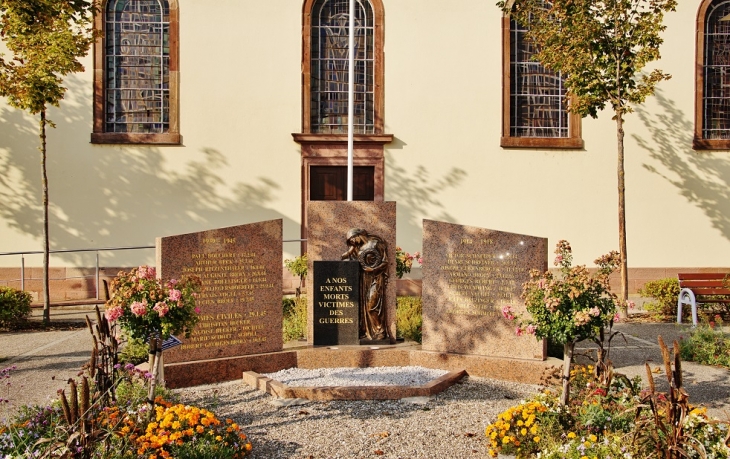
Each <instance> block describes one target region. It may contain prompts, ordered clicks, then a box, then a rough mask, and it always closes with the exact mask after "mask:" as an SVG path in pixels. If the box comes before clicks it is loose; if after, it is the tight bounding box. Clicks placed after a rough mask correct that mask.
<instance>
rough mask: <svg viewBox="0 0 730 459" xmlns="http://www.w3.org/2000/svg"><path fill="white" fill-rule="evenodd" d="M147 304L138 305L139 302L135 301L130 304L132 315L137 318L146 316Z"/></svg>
mask: <svg viewBox="0 0 730 459" xmlns="http://www.w3.org/2000/svg"><path fill="white" fill-rule="evenodd" d="M146 303H147V302H146V301H145V302H143V303H140V302H139V301H135V302H134V303H132V306H131V307H130V309H131V310H132V314H134V315H135V316H137V317H140V316H143V315H145V314H147V304H146Z"/></svg>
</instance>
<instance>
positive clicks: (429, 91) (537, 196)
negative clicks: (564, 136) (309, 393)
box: [385, 0, 730, 267]
mask: <svg viewBox="0 0 730 459" xmlns="http://www.w3.org/2000/svg"><path fill="white" fill-rule="evenodd" d="M698 5H699V2H681V4H680V5H679V7H678V10H677V12H675V13H671V14H669V15H668V16H667V18H666V24H667V26H668V29H667V31H666V33H665V34H664V35H665V37H666V43H665V45H664V47H663V56H662V60H661V61H660V63H659V64H658V66H659V68H662V69H663V70H665V71H666V72H669V73H671V74H673V75H674V77H673V79H672V80H670V81H667V82H663V83H661V84H660V87H659V92H658V95H657V97H655V98H653V99H650V101H649V102H648V103H647V104H646V105H645V106H642V107H640V108H639V109H638V110H637V113H634V114H631V115H629V116H627V119H626V125H625V128H626V144H625V146H626V203H627V209H626V211H627V212H626V215H627V230H628V251H627V252H628V255H629V265H630V266H633V267H672V266H677V267H709V266H728V265H730V241H729V239H730V224H729V223H730V219H729V218H730V217H728V216H730V193H728V191H727V190H728V189H730V188H729V187H728V185H729V183H728V182H729V181H730V175H728V174H729V173H730V168H728V166H729V165H730V163H729V162H728V154H727V152H715V153H700V154H698V153H695V152H693V150H692V149H691V140H692V129H693V120H692V117H693V110H694V109H693V104H694V99H693V97H694V73H693V68H694V67H693V62H694V27H695V17H696V8H697V7H698ZM412 24H418V26H417V27H413V26H412ZM386 31H387V33H386V62H387V65H386V78H385V81H386V85H387V87H386V98H385V100H386V125H387V128H388V131H389V132H391V133H393V134H394V135H395V136H396V138H397V139H398V142H397V143H396V148H390V149H388V164H389V166H390V167H388V168H386V174H387V175H386V199H393V200H397V201H398V202H399V204H401V203H402V202H403V201H409V200H410V201H411V202H413V203H414V204H413V207H415V208H417V209H418V210H417V211H413V210H410V211H408V212H403V206H401V205H399V219H398V225H399V226H398V241H399V244H400V245H402V246H403V247H404V249H406V250H410V251H415V250H417V249H419V248H420V244H421V235H420V225H421V224H420V221H421V219H422V218H424V217H425V218H431V219H444V220H448V221H452V222H456V223H462V224H468V225H475V226H482V227H486V228H492V229H499V230H504V231H512V232H517V233H526V234H532V235H536V236H544V237H548V239H549V244H550V246H551V247H554V244H555V243H556V242H557V241H558V240H560V239H567V240H569V241H570V242H571V243H572V245H573V248H574V255H575V261H576V262H578V263H587V264H592V261H593V260H594V259H595V258H596V257H597V256H599V255H601V254H603V253H605V252H608V251H610V250H617V249H618V219H617V199H618V198H617V178H616V161H617V159H616V158H617V156H616V128H615V122H613V121H612V120H611V114H610V113H609V112H604V113H601V115H600V116H599V118H598V119H597V120H593V119H590V118H589V119H585V120H584V121H583V138H584V139H585V151H541V150H515V149H511V150H507V149H502V148H500V146H499V136H500V129H501V118H500V107H501V93H500V91H501V72H502V68H501V48H500V46H499V43H500V40H501V23H500V13H499V11H498V10H497V8H496V7H495V6H494V5H493V3H490V2H477V1H471V2H463V1H462V2H448V4H445V3H444V2H440V1H438V0H401V1H398V2H389V3H388V4H386ZM649 124H651V125H652V126H653V130H650V129H649V128H648V127H647V126H648V125H649ZM419 168H420V169H421V170H422V173H421V175H420V176H419V175H418V174H415V175H414V171H417V170H419ZM448 178H451V179H452V180H451V181H448V180H446V179H448ZM424 198H426V199H424Z"/></svg>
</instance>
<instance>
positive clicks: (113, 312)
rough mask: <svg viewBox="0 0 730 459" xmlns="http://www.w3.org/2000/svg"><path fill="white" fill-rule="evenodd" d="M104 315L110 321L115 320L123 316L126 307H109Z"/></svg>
mask: <svg viewBox="0 0 730 459" xmlns="http://www.w3.org/2000/svg"><path fill="white" fill-rule="evenodd" d="M104 315H105V316H106V320H108V321H109V322H114V321H115V320H117V319H118V318H120V317H122V315H124V309H122V307H121V306H115V307H113V308H111V309H107V310H106V311H104Z"/></svg>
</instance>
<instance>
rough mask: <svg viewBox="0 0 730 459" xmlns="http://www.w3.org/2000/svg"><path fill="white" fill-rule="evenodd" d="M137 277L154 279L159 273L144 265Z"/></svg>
mask: <svg viewBox="0 0 730 459" xmlns="http://www.w3.org/2000/svg"><path fill="white" fill-rule="evenodd" d="M137 276H139V278H140V279H154V278H156V277H157V272H156V270H155V268H153V267H151V266H147V265H143V266H140V267H139V269H138V270H137Z"/></svg>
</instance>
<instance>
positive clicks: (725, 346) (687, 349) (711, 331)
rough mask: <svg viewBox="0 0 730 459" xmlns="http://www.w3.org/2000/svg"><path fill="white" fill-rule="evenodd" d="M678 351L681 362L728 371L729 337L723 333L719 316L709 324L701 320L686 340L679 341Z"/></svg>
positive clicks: (729, 358)
mask: <svg viewBox="0 0 730 459" xmlns="http://www.w3.org/2000/svg"><path fill="white" fill-rule="evenodd" d="M679 350H680V355H681V356H682V359H683V360H689V361H691V362H697V363H701V364H703V365H719V366H722V367H725V368H728V369H730V336H728V335H727V334H726V333H723V331H722V319H721V318H720V316H719V315H716V316H715V317H714V320H712V321H709V322H708V321H707V320H703V323H702V324H700V325H699V326H698V327H697V328H695V329H694V330H692V332H691V333H690V335H689V337H688V338H684V339H682V340H681V341H680V343H679Z"/></svg>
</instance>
